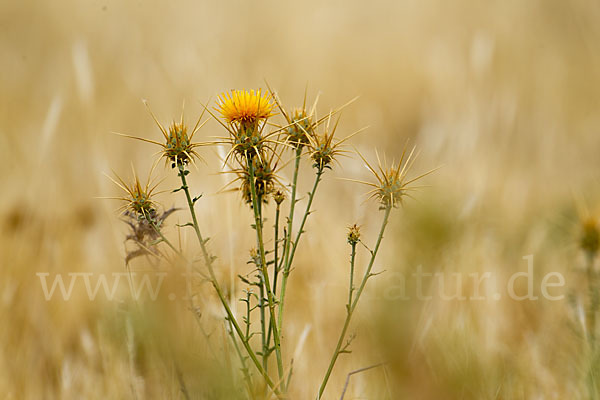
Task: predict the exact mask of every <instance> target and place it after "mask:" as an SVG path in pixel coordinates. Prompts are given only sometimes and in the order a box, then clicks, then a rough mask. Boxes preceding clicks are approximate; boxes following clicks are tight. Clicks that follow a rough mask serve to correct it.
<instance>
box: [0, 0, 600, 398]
mask: <svg viewBox="0 0 600 400" xmlns="http://www.w3.org/2000/svg"><path fill="white" fill-rule="evenodd" d="M599 22H600V6H599V5H598V4H597V3H596V2H593V1H589V0H571V1H561V0H543V1H542V0H538V1H535V0H527V1H512V0H511V1H488V2H475V1H463V0H455V1H451V2H448V1H443V0H438V1H436V0H425V1H412V0H402V1H398V2H387V1H380V0H374V1H369V2H362V1H345V2H342V1H335V2H316V1H315V2H313V1H307V2H296V3H289V4H288V3H284V2H275V1H258V2H256V1H255V2H243V1H232V2H224V1H220V2H219V1H210V2H192V1H187V2H180V1H175V2H157V1H128V2H123V1H110V0H106V1H100V0H90V1H84V2H82V1H46V2H42V1H37V2H35V1H18V2H17V1H3V2H2V4H0V29H1V32H2V35H0V49H1V51H2V57H1V58H0V72H1V73H0V88H1V91H2V96H1V97H0V165H1V168H0V180H1V183H2V186H1V187H2V196H1V197H0V221H1V225H0V227H1V228H2V231H1V236H0V238H1V240H0V260H1V263H0V264H1V269H0V277H1V279H0V320H1V321H2V324H1V327H0V344H1V346H0V371H1V372H0V397H2V398H7V399H41V398H48V399H50V398H64V399H71V398H73V399H75V398H77V399H79V398H115V399H118V398H133V397H135V396H137V397H138V398H182V395H181V392H180V390H179V383H178V379H177V368H178V369H179V370H180V371H181V374H182V376H183V379H184V381H185V383H186V386H187V387H188V390H189V391H190V393H191V394H192V397H193V398H236V396H239V394H236V393H234V392H233V391H232V387H233V386H232V385H231V381H232V380H234V379H235V378H233V377H232V376H231V372H230V371H231V369H232V368H234V367H232V366H231V365H230V364H229V363H230V362H231V360H228V359H226V358H224V357H223V355H222V354H223V353H222V347H223V346H227V341H226V337H224V336H223V334H222V332H221V330H220V329H219V326H220V325H219V323H218V317H219V316H220V314H219V311H218V308H217V307H216V306H215V305H213V299H212V297H211V296H212V295H210V294H209V293H210V291H208V290H206V291H205V292H206V293H207V294H206V298H205V299H204V300H205V301H204V302H203V304H204V306H203V317H202V320H203V321H206V329H207V330H208V331H210V332H213V334H212V336H211V345H206V341H205V340H204V338H203V336H202V334H201V333H200V332H199V330H198V326H197V325H196V324H195V321H194V319H193V318H192V316H191V313H190V311H189V310H188V309H187V305H186V304H185V303H184V302H180V301H176V302H169V301H168V299H166V298H162V297H163V296H162V293H165V296H164V297H166V293H169V292H170V291H171V292H173V291H175V292H177V291H178V290H179V291H181V288H178V287H174V288H169V289H170V290H163V291H162V292H161V297H160V298H159V301H157V302H149V303H144V304H143V305H137V306H136V305H135V303H134V302H132V301H131V300H130V296H129V295H128V293H127V291H126V290H124V291H123V292H122V293H119V295H118V296H117V297H118V298H119V301H113V302H108V301H103V300H101V297H102V296H99V298H100V300H97V301H93V302H92V301H89V300H88V299H87V297H86V296H85V295H84V293H83V292H82V291H81V290H76V293H75V295H74V296H73V298H72V299H71V300H70V301H63V300H62V299H60V298H54V299H52V300H51V301H48V302H47V301H45V300H44V297H43V294H42V291H41V288H40V281H39V279H38V278H37V277H36V275H35V273H37V272H50V273H51V276H53V274H56V273H68V272H94V273H112V272H123V271H124V263H123V255H124V253H123V244H122V239H123V235H124V233H125V227H124V226H123V224H122V223H121V222H120V221H119V219H118V216H117V215H116V214H115V212H114V211H115V209H116V207H117V204H115V203H113V202H109V201H106V200H98V199H95V198H94V197H97V196H110V195H115V194H116V193H117V189H116V188H115V187H114V185H112V183H110V181H109V180H108V179H107V178H105V177H104V175H103V173H110V170H111V168H112V169H114V170H115V171H117V172H118V173H120V174H123V175H127V173H128V171H129V168H130V167H129V165H130V163H131V162H132V163H133V164H134V165H135V166H136V168H137V169H138V170H139V171H142V175H145V173H146V172H145V171H147V170H148V168H149V167H150V165H151V163H152V161H153V159H152V158H151V157H150V154H152V153H153V151H155V149H153V148H152V147H151V146H149V145H148V146H147V145H146V144H143V143H137V142H132V141H127V140H124V139H122V138H119V137H117V136H115V135H112V134H110V132H111V131H120V132H126V133H130V134H135V135H140V136H144V137H148V138H152V137H154V138H156V137H158V135H159V132H158V130H157V129H156V127H155V126H154V125H153V122H152V120H151V118H150V117H149V115H148V113H147V112H146V110H145V109H144V107H143V105H142V103H141V101H140V99H142V98H144V99H148V101H149V102H150V105H151V106H152V109H153V110H154V111H155V112H156V114H157V115H158V116H159V118H161V120H162V121H163V122H165V123H166V122H168V121H170V119H172V118H174V117H176V116H178V115H179V112H180V110H181V103H182V100H183V99H186V101H187V106H186V110H187V114H188V117H189V121H190V122H191V120H192V119H193V118H196V117H197V115H198V113H199V112H200V111H201V106H200V104H199V102H198V100H201V101H207V100H208V98H209V97H212V98H213V99H214V97H215V95H217V94H218V93H220V92H221V91H223V90H228V89H231V88H253V87H260V86H263V87H264V83H263V78H267V79H268V80H269V82H270V84H271V85H273V86H274V87H275V88H277V89H278V91H279V92H280V95H281V97H282V99H283V100H284V102H285V103H286V104H288V105H294V104H299V102H300V101H301V99H302V95H303V91H304V86H305V84H306V83H307V82H308V84H309V94H310V95H311V96H313V97H314V95H316V93H317V92H318V91H320V92H321V101H320V112H321V113H324V112H327V111H328V110H329V108H330V107H335V106H337V105H339V104H342V103H343V102H345V101H346V100H348V99H349V98H352V97H354V96H355V95H360V96H361V98H360V99H359V101H358V102H356V103H355V104H354V105H352V106H351V107H350V108H349V109H348V110H347V111H346V112H345V113H344V116H343V123H342V126H341V128H342V130H343V131H345V132H347V133H350V132H351V131H354V130H356V129H358V128H360V127H362V126H365V125H369V126H370V128H369V130H368V131H367V132H366V133H364V134H361V135H359V136H357V137H356V138H355V139H353V144H354V145H355V146H356V147H357V148H359V149H360V150H361V151H363V152H365V153H366V154H367V155H370V156H373V155H374V153H373V152H372V150H371V146H372V145H377V147H378V148H379V149H380V150H381V151H382V152H385V154H386V155H387V156H388V157H389V158H392V157H393V156H396V157H397V156H398V154H399V152H400V151H401V149H402V148H403V146H404V144H405V143H406V140H407V139H410V143H414V144H416V145H417V146H418V147H419V148H420V149H421V156H420V158H419V161H418V163H417V164H418V165H417V169H420V170H425V169H429V168H430V167H432V166H436V165H443V168H442V169H441V170H439V171H438V172H436V173H435V174H434V175H432V176H431V177H429V178H428V179H427V184H429V185H431V188H428V189H424V190H423V191H422V192H420V193H419V194H418V195H417V201H409V202H408V204H407V206H406V207H405V208H404V209H403V210H401V211H398V212H396V213H394V215H393V219H392V226H391V229H390V232H389V233H388V235H387V236H386V239H385V240H384V252H383V253H382V255H381V257H380V258H378V261H377V263H376V264H377V267H376V268H378V269H386V270H387V274H388V275H387V276H388V278H386V277H385V275H384V276H381V277H378V278H376V281H372V282H371V285H370V286H369V287H368V299H365V301H364V302H363V303H362V304H361V305H360V306H359V309H358V315H357V317H358V318H356V320H355V321H354V324H353V328H352V330H353V331H355V332H356V333H357V334H358V337H357V339H356V340H355V342H354V345H353V348H354V352H353V353H352V354H351V355H346V356H343V357H342V361H341V362H340V363H339V364H338V365H337V367H336V370H335V371H334V376H333V380H332V381H331V382H330V384H329V386H328V390H327V392H326V398H327V399H335V398H339V396H340V393H341V390H342V387H343V383H344V380H345V376H346V374H347V373H348V372H349V371H351V370H354V369H357V368H361V367H364V366H367V365H370V364H373V363H377V362H379V361H381V360H386V361H388V364H387V366H386V368H385V369H382V368H379V369H374V370H371V371H369V372H366V373H364V374H361V375H357V376H355V377H353V380H352V382H351V384H350V387H349V393H348V394H347V397H346V398H347V399H349V398H356V399H358V398H365V399H366V398H368V399H385V398H391V399H403V398H406V399H565V398H569V399H571V398H584V397H585V396H586V393H585V389H584V372H583V371H584V369H583V365H584V362H585V360H584V357H583V355H582V354H583V348H584V347H585V346H584V343H583V342H582V341H581V339H580V338H579V337H578V336H577V334H576V331H577V327H576V324H575V323H573V322H571V321H573V320H574V319H573V317H572V316H571V315H570V313H571V308H570V307H569V305H568V304H567V301H566V300H564V301H559V302H550V301H546V300H539V301H534V302H528V301H525V302H515V301H511V300H508V299H506V296H504V297H503V298H502V299H501V300H499V301H493V300H486V301H442V300H440V299H439V298H434V299H433V300H430V301H417V300H416V299H415V296H414V290H415V289H414V288H412V287H409V288H408V292H409V293H412V294H413V296H412V298H413V300H411V301H404V300H393V299H391V298H390V295H389V294H390V293H391V292H389V290H390V288H391V287H392V288H393V286H394V285H395V284H397V282H395V281H394V279H396V278H397V273H399V272H402V273H404V274H406V275H408V274H410V273H412V272H413V271H414V270H415V269H416V268H417V266H419V265H422V267H423V269H424V270H426V271H434V272H435V271H446V272H459V273H461V274H464V275H466V274H468V273H473V272H485V271H490V272H492V273H494V274H495V275H496V276H497V277H499V278H498V280H499V282H500V283H499V285H501V283H502V282H505V281H506V280H507V279H508V276H509V275H510V274H512V273H514V272H516V271H517V270H524V268H525V262H524V261H523V260H522V259H521V257H522V256H524V255H527V254H534V257H535V271H536V276H535V281H536V287H537V288H539V281H540V280H541V276H542V274H543V273H545V272H549V271H559V272H562V273H564V274H565V276H566V277H567V283H566V288H564V290H562V292H561V293H565V294H566V293H567V291H568V290H571V291H573V293H575V294H576V296H575V297H576V298H577V294H578V293H581V292H582V291H583V289H581V288H580V286H579V284H578V282H579V280H578V276H579V272H578V270H577V268H579V267H580V266H581V264H582V260H581V259H580V257H579V255H578V253H577V251H576V246H575V244H576V240H577V236H576V235H577V213H576V210H575V206H574V200H573V199H574V196H573V193H575V194H576V196H575V197H577V196H582V197H584V198H586V201H587V202H588V204H590V206H591V207H592V209H593V208H594V206H595V203H594V201H596V200H598V194H599V193H598V189H597V183H598V149H600V135H598V127H599V126H600V117H599V114H598V106H599V105H600V102H599V100H600V90H599V89H598V88H599V87H600V52H599V51H598V46H597V44H598V43H599V40H600V24H599ZM201 133H202V135H203V136H204V137H206V136H210V135H216V134H220V133H221V131H220V129H219V127H218V125H217V124H215V123H209V124H208V125H207V126H206V127H205V128H204V129H203V130H202V131H201ZM202 150H203V151H204V152H203V154H204V155H205V156H206V159H207V165H203V166H201V167H200V173H194V174H192V175H191V176H190V179H191V184H192V185H193V186H194V188H195V189H196V190H197V191H200V192H204V193H205V194H206V197H205V198H204V199H203V200H202V201H201V205H200V206H199V207H198V209H199V214H200V218H201V220H202V224H203V225H204V230H205V231H206V232H208V233H209V234H210V236H211V237H212V240H213V242H212V249H213V251H214V252H215V253H216V254H218V255H219V269H220V273H221V279H223V280H225V281H228V280H229V282H233V281H232V280H231V276H234V275H235V274H237V273H238V271H239V270H245V269H247V266H246V264H245V261H246V259H247V251H248V249H249V248H250V247H251V246H252V243H253V242H252V240H253V239H252V237H251V236H250V235H249V234H248V232H247V229H246V227H247V226H248V225H249V224H250V221H251V218H250V215H249V213H248V212H247V209H246V208H245V207H244V206H243V205H242V204H241V201H240V200H239V197H238V196H237V195H235V194H216V191H217V190H218V188H220V187H221V186H222V185H223V182H224V181H223V177H222V176H220V175H218V174H216V172H218V170H219V164H218V162H217V160H218V157H217V155H216V151H215V150H204V149H202ZM342 165H343V167H342V168H338V169H337V170H335V171H333V173H331V174H327V176H326V178H325V184H324V185H323V189H322V191H321V193H320V194H319V195H318V196H317V200H316V206H315V208H316V210H317V212H316V213H315V214H314V215H313V218H312V219H311V220H310V221H309V223H308V226H307V229H308V232H309V235H307V239H306V240H305V241H304V242H303V243H302V245H301V247H302V248H303V250H305V253H304V254H302V255H301V257H300V258H299V260H298V266H297V269H296V270H295V271H294V273H293V275H292V276H293V279H292V280H291V281H290V283H291V287H290V289H289V292H288V293H289V296H288V298H289V300H290V304H289V305H288V307H286V310H287V311H288V313H289V314H288V316H287V319H286V324H287V331H286V337H285V344H284V347H285V350H286V354H288V355H290V354H293V353H294V351H296V349H297V350H298V355H299V357H297V358H296V359H295V361H294V368H295V372H294V380H293V384H292V387H291V393H292V398H295V399H309V398H314V395H315V393H316V390H317V386H318V383H319V378H320V377H321V376H322V375H323V373H324V371H325V368H326V365H327V361H328V358H327V357H329V354H330V352H331V351H332V350H333V346H334V343H335V340H336V335H337V334H338V332H339V329H340V327H341V324H342V321H343V312H344V308H343V307H344V299H345V290H346V289H345V284H346V280H347V271H346V269H347V265H346V261H347V258H348V251H349V250H348V248H347V245H346V243H345V237H344V230H345V227H346V225H348V224H351V223H354V222H358V223H360V224H362V225H364V229H365V235H366V237H367V238H371V243H372V242H373V240H374V238H375V237H374V236H375V229H377V224H378V221H379V215H378V211H377V207H376V205H375V204H372V203H367V204H362V200H363V198H361V197H360V193H361V190H362V188H361V187H359V186H357V185H353V184H351V183H348V182H344V181H340V180H336V179H334V177H341V176H345V177H354V178H366V177H367V175H366V171H365V170H364V169H363V168H362V165H361V164H360V163H359V162H357V161H356V160H354V161H353V160H343V161H342ZM306 171H308V169H307V170H306ZM286 174H287V175H286ZM160 175H165V176H167V175H172V174H170V171H164V172H163V171H162V170H161V171H160ZM284 177H286V178H288V179H289V171H288V172H285V173H284ZM304 178H306V179H301V185H302V192H306V191H307V190H308V184H309V179H308V176H307V175H306V176H305V177H304ZM163 186H164V187H171V186H172V187H174V186H175V180H174V178H173V177H172V176H171V177H170V178H168V179H167V180H166V181H165V182H164V183H163ZM161 200H162V201H163V203H164V204H165V206H170V205H172V204H173V202H174V204H175V205H183V204H181V200H182V199H181V198H179V197H176V200H175V201H174V200H173V197H168V196H165V197H163V198H162V199H161ZM177 218H181V219H183V218H184V216H183V213H181V215H180V216H178V217H174V218H173V219H172V220H171V223H172V224H174V223H175V222H176V219H177ZM182 222H183V221H182ZM168 233H169V234H173V235H176V232H175V230H174V228H171V230H170V231H169V232H168ZM183 240H184V241H185V240H186V237H184V238H183ZM365 258H366V256H365V255H364V254H363V257H362V258H360V259H361V260H363V261H364V259H365ZM137 266H138V268H143V265H141V263H140V262H138V264H137ZM166 284H167V283H166ZM231 285H232V287H233V283H231ZM78 289H80V288H78ZM237 289H238V290H239V288H237ZM430 289H431V290H433V288H430ZM493 289H494V288H490V289H489V290H493ZM464 290H465V292H466V293H469V290H471V289H470V288H469V287H465V288H464ZM177 293H179V292H177ZM386 293H387V294H388V295H387V296H386ZM490 293H492V292H489V293H488V294H490ZM216 321H217V322H216ZM303 332H304V333H307V334H306V340H305V341H304V342H303V345H302V346H301V347H299V348H298V343H299V342H301V341H300V339H301V337H302V336H303ZM212 352H216V353H217V358H218V359H219V361H218V362H215V361H214V359H213V358H212V356H211V354H212ZM288 361H289V359H288Z"/></svg>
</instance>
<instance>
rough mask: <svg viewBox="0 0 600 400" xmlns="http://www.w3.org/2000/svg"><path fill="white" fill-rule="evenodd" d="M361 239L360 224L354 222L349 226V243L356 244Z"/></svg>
mask: <svg viewBox="0 0 600 400" xmlns="http://www.w3.org/2000/svg"><path fill="white" fill-rule="evenodd" d="M359 241H360V226H358V225H356V224H354V225H351V226H349V227H348V243H350V244H351V245H355V244H356V243H358V242H359Z"/></svg>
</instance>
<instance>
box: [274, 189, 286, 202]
mask: <svg viewBox="0 0 600 400" xmlns="http://www.w3.org/2000/svg"><path fill="white" fill-rule="evenodd" d="M273 200H275V203H277V204H281V203H283V201H284V200H285V194H284V193H283V191H282V190H281V189H278V190H277V191H276V192H275V193H274V194H273Z"/></svg>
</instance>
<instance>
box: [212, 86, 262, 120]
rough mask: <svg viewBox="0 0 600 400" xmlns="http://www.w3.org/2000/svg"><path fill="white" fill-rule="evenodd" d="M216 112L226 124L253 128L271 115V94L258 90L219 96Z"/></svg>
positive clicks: (226, 93) (227, 93) (239, 91)
mask: <svg viewBox="0 0 600 400" xmlns="http://www.w3.org/2000/svg"><path fill="white" fill-rule="evenodd" d="M216 110H217V111H218V112H219V113H220V114H221V116H222V117H223V119H224V120H225V121H226V122H227V123H228V124H231V125H237V127H241V126H243V127H246V128H247V127H252V128H255V127H256V125H257V124H258V123H260V122H262V121H266V120H267V119H268V118H269V117H271V116H272V115H273V114H272V111H273V102H272V98H271V94H270V93H269V92H265V93H263V92H262V91H261V90H260V89H258V90H257V91H256V92H255V91H254V90H250V91H248V90H232V91H231V92H224V93H222V94H221V96H220V97H219V99H218V100H217V108H216Z"/></svg>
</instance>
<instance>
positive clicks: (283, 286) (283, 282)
mask: <svg viewBox="0 0 600 400" xmlns="http://www.w3.org/2000/svg"><path fill="white" fill-rule="evenodd" d="M322 175H323V170H321V169H319V170H317V175H316V177H315V183H314V184H313V188H312V191H311V192H310V193H309V195H308V204H307V205H306V210H305V212H304V216H303V217H302V222H301V223H300V229H299V230H298V233H297V234H296V240H295V241H294V243H293V245H292V247H291V250H290V252H289V254H288V256H287V257H286V261H285V264H284V267H283V278H282V279H281V294H280V295H279V320H278V325H279V331H280V332H281V331H282V330H283V306H284V304H285V292H286V289H287V281H288V276H289V274H290V269H291V266H292V262H293V261H294V255H295V254H296V249H297V248H298V242H299V241H300V236H301V235H302V233H303V231H304V225H305V224H306V220H307V218H308V214H310V207H311V206H312V202H313V199H314V198H315V192H316V191H317V186H318V185H319V182H320V181H321V176H322ZM291 235H292V231H291V227H288V233H287V236H288V238H289V237H291Z"/></svg>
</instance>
